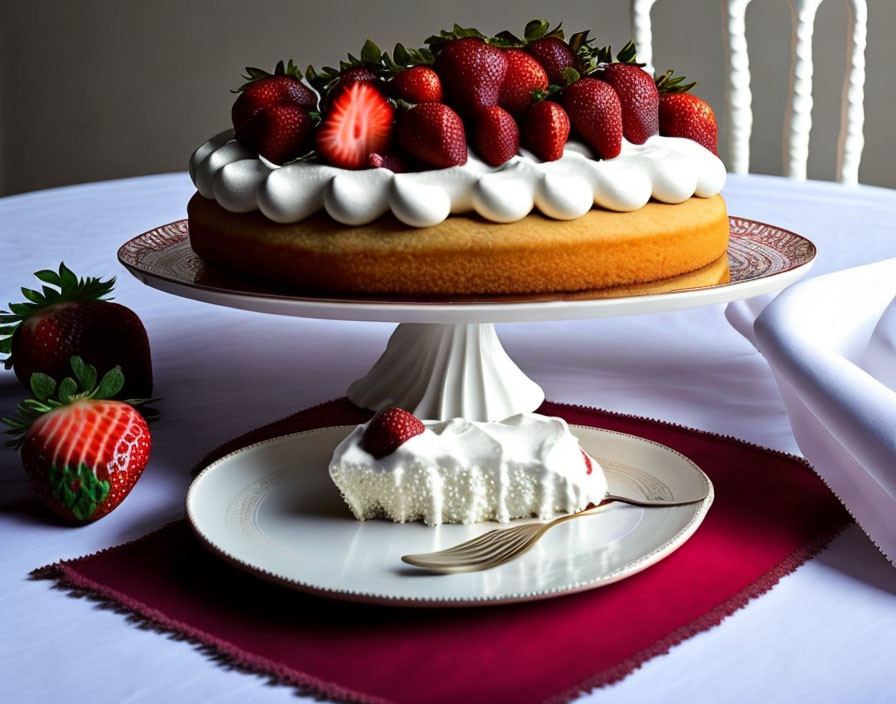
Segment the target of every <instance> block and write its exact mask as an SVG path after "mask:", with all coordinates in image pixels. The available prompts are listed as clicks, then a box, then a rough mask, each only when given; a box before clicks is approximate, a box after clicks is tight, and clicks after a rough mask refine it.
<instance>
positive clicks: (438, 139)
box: [398, 103, 467, 169]
mask: <svg viewBox="0 0 896 704" xmlns="http://www.w3.org/2000/svg"><path fill="white" fill-rule="evenodd" d="M398 142H399V144H400V145H401V146H402V148H404V150H405V151H406V152H407V153H408V154H410V155H411V156H412V157H414V158H415V159H419V160H420V161H422V162H423V163H424V164H427V165H429V166H432V167H435V168H437V169H444V168H448V167H449V166H460V165H462V164H466V163H467V138H466V132H465V131H464V123H463V121H462V120H461V119H460V116H459V115H458V114H457V113H456V112H454V110H452V109H451V108H450V107H448V106H447V105H445V104H444V103H420V104H419V105H415V106H414V107H412V108H411V109H410V110H405V111H403V112H402V113H401V114H400V115H399V117H398Z"/></svg>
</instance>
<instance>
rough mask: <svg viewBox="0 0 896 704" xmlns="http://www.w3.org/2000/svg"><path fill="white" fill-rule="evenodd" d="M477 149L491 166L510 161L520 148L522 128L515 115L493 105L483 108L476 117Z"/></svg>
mask: <svg viewBox="0 0 896 704" xmlns="http://www.w3.org/2000/svg"><path fill="white" fill-rule="evenodd" d="M474 141H475V143H476V151H477V152H479V156H481V157H482V160H483V161H484V162H485V163H486V164H489V165H491V166H500V165H501V164H503V163H505V162H507V161H510V159H512V158H513V157H514V156H515V155H516V153H517V151H519V148H520V129H519V127H517V124H516V120H514V119H513V115H511V114H510V113H509V112H507V111H506V110H505V109H504V108H501V107H498V106H497V105H493V106H492V107H490V108H483V109H482V110H481V111H480V112H479V115H478V117H477V118H476V132H475V134H474Z"/></svg>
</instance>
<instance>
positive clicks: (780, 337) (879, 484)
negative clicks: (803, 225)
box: [726, 259, 896, 565]
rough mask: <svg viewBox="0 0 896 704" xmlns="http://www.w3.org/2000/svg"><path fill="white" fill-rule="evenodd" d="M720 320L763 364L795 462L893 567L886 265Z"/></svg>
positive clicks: (895, 460) (893, 335)
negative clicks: (780, 404)
mask: <svg viewBox="0 0 896 704" xmlns="http://www.w3.org/2000/svg"><path fill="white" fill-rule="evenodd" d="M766 304H767V305H766ZM756 316H758V317H756ZM726 317H727V318H728V320H729V322H731V324H732V325H733V326H734V327H735V328H736V329H738V330H739V331H740V332H741V333H742V334H743V335H744V336H745V337H746V338H747V339H749V340H750V341H751V342H753V344H754V345H756V347H757V348H758V349H759V351H760V352H762V354H763V355H765V358H766V359H767V360H768V363H769V365H770V366H771V368H772V371H773V372H774V374H775V378H776V379H777V382H778V386H779V388H780V390H781V395H782V397H783V399H784V406H785V408H786V409H787V414H788V417H789V418H790V424H791V427H792V429H793V435H794V437H795V438H796V441H797V443H798V444H799V447H800V449H801V450H802V452H803V454H804V455H805V457H806V458H807V459H808V460H809V462H811V463H812V465H813V466H814V467H815V470H816V472H817V473H818V474H819V476H821V478H822V479H823V480H824V481H825V482H826V483H827V484H828V485H829V486H830V487H831V489H832V490H833V491H834V492H835V493H836V494H837V496H838V497H839V498H840V500H841V501H842V502H843V504H844V505H845V506H846V508H847V509H848V510H849V511H850V513H852V515H853V516H854V517H855V519H856V521H857V522H858V524H859V525H860V526H861V527H862V529H863V530H864V531H865V532H866V533H867V534H868V536H869V537H870V538H871V539H872V541H874V543H875V545H877V547H878V548H879V549H880V550H881V552H883V554H884V555H885V556H886V557H887V559H888V560H890V562H892V563H893V564H894V565H896V259H888V260H885V261H881V262H876V263H874V264H868V265H865V266H861V267H856V268H854V269H846V270H843V271H838V272H835V273H833V274H828V275H826V276H819V277H815V278H813V279H809V280H807V281H803V282H801V283H798V284H795V285H793V286H791V287H790V288H789V289H787V290H786V291H784V292H783V293H781V294H779V295H778V296H777V297H776V298H774V299H773V300H771V302H768V300H767V299H766V300H752V301H749V300H748V301H738V302H736V303H732V304H730V305H729V306H728V309H727V310H726ZM751 320H755V323H754V324H753V325H752V326H751V325H750V321H751Z"/></svg>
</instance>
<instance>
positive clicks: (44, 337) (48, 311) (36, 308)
mask: <svg viewBox="0 0 896 704" xmlns="http://www.w3.org/2000/svg"><path fill="white" fill-rule="evenodd" d="M34 275H35V276H36V277H37V278H38V279H39V280H40V281H42V282H43V283H44V284H45V285H44V286H42V287H41V291H35V290H32V289H27V288H23V289H22V293H23V294H24V295H25V297H26V298H27V299H28V301H27V302H26V303H10V304H9V312H6V311H0V336H2V337H3V339H0V352H5V353H8V354H9V357H7V358H6V360H5V366H6V368H7V369H9V368H10V367H12V369H13V370H14V371H15V373H16V376H17V377H18V378H19V381H21V382H22V384H24V385H25V386H28V384H29V383H30V379H31V375H32V374H34V373H35V372H43V373H44V374H49V375H50V376H52V377H54V378H61V377H62V376H64V375H65V374H67V373H68V370H69V368H70V367H69V360H70V359H71V357H72V356H73V355H78V356H80V357H83V358H84V359H85V360H87V362H88V363H90V364H93V365H95V366H96V367H97V368H98V369H99V370H100V372H101V373H105V372H107V371H109V370H110V369H111V368H112V367H114V366H120V367H121V368H122V370H123V371H124V373H125V378H126V379H127V382H126V384H125V388H124V393H125V395H126V396H127V397H132V396H133V397H143V396H149V395H150V394H151V393H152V359H151V357H150V351H149V338H148V337H147V335H146V328H145V327H143V323H142V322H141V321H140V318H139V317H137V314H136V313H134V311H132V310H131V309H130V308H126V307H125V306H123V305H121V304H119V303H113V302H111V301H110V300H109V299H108V296H109V295H110V294H111V293H112V287H113V286H114V284H115V279H114V278H112V279H109V280H108V281H100V279H98V278H86V279H85V278H78V277H77V276H75V274H74V273H73V272H72V271H71V269H69V268H68V267H67V266H66V265H65V264H64V263H63V264H60V265H59V270H58V272H57V271H52V270H50V269H44V270H41V271H38V272H36V273H35V274H34Z"/></svg>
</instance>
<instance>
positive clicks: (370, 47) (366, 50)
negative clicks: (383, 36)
mask: <svg viewBox="0 0 896 704" xmlns="http://www.w3.org/2000/svg"><path fill="white" fill-rule="evenodd" d="M382 56H383V52H382V51H380V48H379V47H378V46H377V45H376V44H374V43H373V42H372V41H370V40H369V39H368V40H367V41H366V42H364V46H362V47H361V61H362V62H363V63H365V64H373V65H375V66H379V65H380V59H381V58H382Z"/></svg>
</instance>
